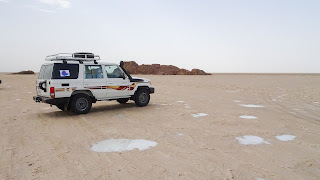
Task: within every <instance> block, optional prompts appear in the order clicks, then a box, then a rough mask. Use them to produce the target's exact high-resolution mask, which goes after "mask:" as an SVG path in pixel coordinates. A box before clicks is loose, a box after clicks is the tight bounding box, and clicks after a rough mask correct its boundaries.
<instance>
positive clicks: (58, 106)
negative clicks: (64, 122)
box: [56, 104, 64, 111]
mask: <svg viewBox="0 0 320 180" xmlns="http://www.w3.org/2000/svg"><path fill="white" fill-rule="evenodd" d="M56 106H57V108H58V109H60V110H61V111H64V104H56Z"/></svg>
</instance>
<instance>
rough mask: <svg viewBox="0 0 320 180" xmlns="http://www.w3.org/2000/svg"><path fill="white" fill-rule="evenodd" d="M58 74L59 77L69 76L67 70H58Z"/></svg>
mask: <svg viewBox="0 0 320 180" xmlns="http://www.w3.org/2000/svg"><path fill="white" fill-rule="evenodd" d="M60 76H61V77H67V76H70V71H69V70H60Z"/></svg>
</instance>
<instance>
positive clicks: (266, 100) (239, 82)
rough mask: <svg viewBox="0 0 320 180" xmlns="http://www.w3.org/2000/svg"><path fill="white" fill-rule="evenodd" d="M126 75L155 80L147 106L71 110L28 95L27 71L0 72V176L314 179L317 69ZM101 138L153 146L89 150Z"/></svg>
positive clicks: (319, 166) (319, 125) (319, 174)
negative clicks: (255, 140) (247, 140)
mask: <svg viewBox="0 0 320 180" xmlns="http://www.w3.org/2000/svg"><path fill="white" fill-rule="evenodd" d="M135 76H138V77H145V78H149V79H151V80H152V83H153V85H154V86H155V88H156V93H155V94H153V95H152V96H151V102H150V104H149V105H148V106H147V107H144V108H138V107H136V106H135V105H134V103H133V102H130V103H128V104H126V105H120V104H118V103H117V102H114V101H112V102H98V103H96V104H94V105H93V108H92V110H91V112H90V113H89V114H86V115H78V116H77V115H74V114H72V113H70V112H62V111H60V110H58V109H57V108H56V107H50V106H49V105H46V104H39V103H35V102H34V101H33V100H32V96H33V95H35V81H36V75H7V74H5V73H1V74H0V79H1V80H2V81H3V83H2V84H1V85H0V99H1V101H0V128H1V131H0V132H1V138H0V147H1V152H0V156H1V157H0V179H76V180H78V179H246V180H247V179H258V178H262V179H266V180H270V179H314V180H316V179H320V158H319V157H320V104H319V102H320V75H254V74H252V75H249V74H248V75H212V76H156V75H135ZM30 92H31V93H30ZM182 101H183V103H182ZM241 104H251V105H261V106H263V107H259V108H254V107H243V106H241ZM197 113H205V114H208V115H206V116H201V117H197V118H195V117H193V116H192V114H197ZM242 115H250V116H255V117H257V119H241V118H239V116H242ZM281 135H292V136H295V139H294V140H291V141H280V140H278V139H276V136H281ZM243 136H257V137H261V138H263V139H264V141H266V142H268V143H269V144H266V143H262V144H257V145H243V144H240V143H239V142H238V141H237V137H243ZM108 139H145V140H150V141H155V142H157V145H156V146H154V147H150V148H149V149H146V150H143V151H139V150H132V151H123V152H111V153H107V152H103V153H101V152H100V153H99V152H94V151H92V150H91V147H92V145H93V144H96V143H98V142H100V141H104V140H108Z"/></svg>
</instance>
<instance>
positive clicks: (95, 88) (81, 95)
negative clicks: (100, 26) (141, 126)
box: [33, 53, 154, 114]
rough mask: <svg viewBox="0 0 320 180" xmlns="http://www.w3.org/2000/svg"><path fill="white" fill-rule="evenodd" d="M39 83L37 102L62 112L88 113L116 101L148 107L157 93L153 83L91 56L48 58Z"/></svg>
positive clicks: (69, 55) (62, 54) (43, 66)
mask: <svg viewBox="0 0 320 180" xmlns="http://www.w3.org/2000/svg"><path fill="white" fill-rule="evenodd" d="M46 60H47V61H50V62H49V63H46V64H44V65H42V67H41V70H40V73H39V77H38V80H37V87H36V90H37V96H34V97H33V99H34V101H36V102H44V103H48V104H51V105H56V106H57V107H58V108H59V109H61V110H63V111H67V110H72V111H73V112H74V113H76V114H86V113H88V112H89V111H90V109H91V106H92V103H95V102H96V101H104V100H109V101H111V100H117V101H118V102H119V103H121V104H124V103H126V102H127V101H128V100H134V101H135V103H136V105H137V106H140V107H142V106H146V105H148V103H149V101H150V94H151V93H154V87H152V85H151V81H150V80H148V79H142V78H133V77H131V76H130V74H129V73H128V72H127V71H126V70H125V69H124V68H123V62H122V61H121V62H120V65H117V64H113V63H100V62H99V63H98V60H100V57H99V56H97V55H94V54H92V53H73V54H66V53H60V54H56V55H51V56H47V58H46Z"/></svg>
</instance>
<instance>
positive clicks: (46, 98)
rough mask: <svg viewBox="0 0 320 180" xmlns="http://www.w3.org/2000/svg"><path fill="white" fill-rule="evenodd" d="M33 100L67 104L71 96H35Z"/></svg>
mask: <svg viewBox="0 0 320 180" xmlns="http://www.w3.org/2000/svg"><path fill="white" fill-rule="evenodd" d="M33 100H34V101H35V102H40V103H41V102H42V103H47V104H52V105H57V104H65V103H68V102H69V98H53V99H52V98H48V97H43V96H33Z"/></svg>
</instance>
